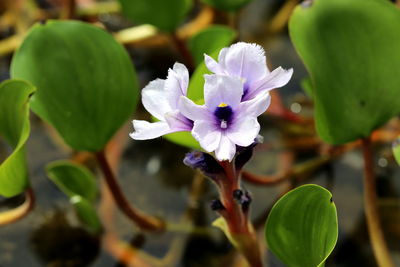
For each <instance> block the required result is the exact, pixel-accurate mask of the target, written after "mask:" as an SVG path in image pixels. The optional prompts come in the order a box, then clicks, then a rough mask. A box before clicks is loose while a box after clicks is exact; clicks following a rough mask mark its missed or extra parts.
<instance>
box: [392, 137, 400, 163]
mask: <svg viewBox="0 0 400 267" xmlns="http://www.w3.org/2000/svg"><path fill="white" fill-rule="evenodd" d="M393 155H394V158H395V159H396V161H397V163H398V164H399V165H400V136H399V137H397V139H396V140H395V141H394V142H393Z"/></svg>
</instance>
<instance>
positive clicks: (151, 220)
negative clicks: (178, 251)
mask: <svg viewBox="0 0 400 267" xmlns="http://www.w3.org/2000/svg"><path fill="white" fill-rule="evenodd" d="M96 159H97V161H98V163H99V165H100V168H101V170H102V172H103V174H104V178H105V181H106V183H107V186H108V188H109V189H110V191H111V194H112V195H113V198H114V200H115V202H116V204H117V205H118V207H119V208H120V210H121V211H122V212H123V213H124V214H125V215H126V216H127V217H128V218H129V219H131V220H132V221H133V222H135V223H136V224H137V225H138V226H139V227H140V228H142V229H143V230H148V231H162V230H164V229H165V224H164V222H162V221H161V220H160V219H158V218H155V217H152V216H149V215H146V214H144V213H143V212H141V211H139V210H137V209H135V208H134V207H132V206H131V205H130V204H129V202H128V200H127V199H126V198H125V196H124V194H123V192H122V190H121V188H120V187H119V186H118V183H117V180H116V178H115V176H114V173H113V172H112V170H111V167H110V165H109V164H108V161H107V159H106V156H105V154H104V151H99V152H97V153H96Z"/></svg>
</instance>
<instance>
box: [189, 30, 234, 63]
mask: <svg viewBox="0 0 400 267" xmlns="http://www.w3.org/2000/svg"><path fill="white" fill-rule="evenodd" d="M235 38H236V32H235V31H234V30H232V29H231V28H229V27H226V26H222V25H213V26H210V27H208V28H206V29H204V30H202V31H200V32H198V33H197V34H195V35H194V36H192V38H190V40H189V43H188V47H189V50H190V52H191V53H192V56H193V58H194V61H195V63H196V65H198V64H200V63H201V62H203V60H204V53H205V54H211V53H212V52H214V51H217V50H218V51H219V50H220V49H221V48H223V47H225V46H228V45H230V44H231V43H232V42H233V41H234V40H235ZM210 40H212V42H210Z"/></svg>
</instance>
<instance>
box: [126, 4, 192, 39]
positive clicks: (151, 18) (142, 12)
mask: <svg viewBox="0 0 400 267" xmlns="http://www.w3.org/2000/svg"><path fill="white" fill-rule="evenodd" d="M119 2H120V3H121V6H122V12H123V13H124V14H125V16H127V17H128V18H130V19H131V20H132V21H134V22H136V23H146V24H152V25H154V26H156V27H157V28H159V29H161V30H163V31H167V32H172V31H174V30H175V29H176V28H177V27H178V26H179V25H180V24H181V23H182V21H183V20H184V19H185V17H186V14H187V13H188V11H189V10H190V8H191V7H192V0H168V1H166V0H119Z"/></svg>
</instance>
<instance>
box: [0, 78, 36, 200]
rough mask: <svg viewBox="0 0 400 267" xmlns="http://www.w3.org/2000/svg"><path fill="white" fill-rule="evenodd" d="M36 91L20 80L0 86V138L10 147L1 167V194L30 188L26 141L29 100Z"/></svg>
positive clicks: (28, 129) (14, 193)
mask: <svg viewBox="0 0 400 267" xmlns="http://www.w3.org/2000/svg"><path fill="white" fill-rule="evenodd" d="M34 92H35V88H34V87H33V86H32V85H30V84H28V83H26V82H24V81H20V80H7V81H4V82H2V83H1V84H0V136H1V137H2V138H4V140H5V141H6V142H7V143H8V144H9V145H10V147H11V148H12V152H11V154H10V155H9V156H8V157H7V158H6V159H5V160H4V161H3V162H2V163H1V165H0V195H2V196H5V197H12V196H15V195H17V194H19V193H22V192H23V191H24V190H25V189H26V188H27V187H28V185H29V182H28V170H27V164H26V159H25V142H26V140H27V139H28V136H29V132H30V124H29V97H30V96H31V95H32V94H33V93H34Z"/></svg>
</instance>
